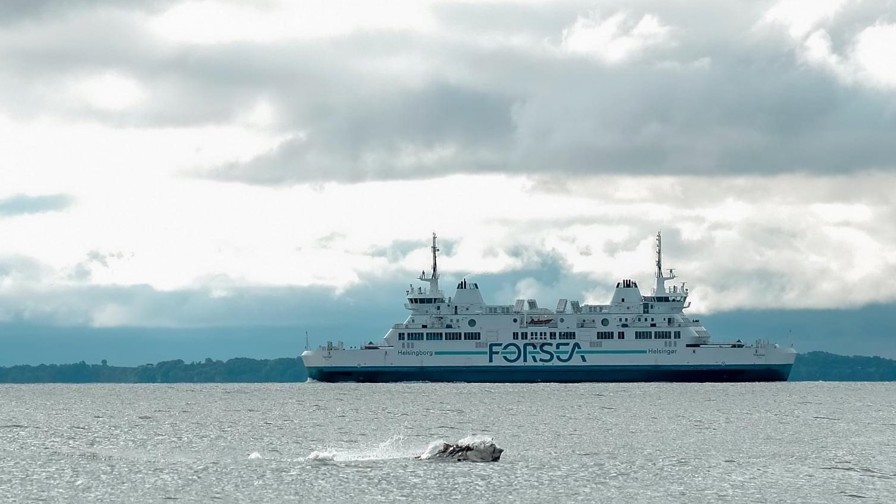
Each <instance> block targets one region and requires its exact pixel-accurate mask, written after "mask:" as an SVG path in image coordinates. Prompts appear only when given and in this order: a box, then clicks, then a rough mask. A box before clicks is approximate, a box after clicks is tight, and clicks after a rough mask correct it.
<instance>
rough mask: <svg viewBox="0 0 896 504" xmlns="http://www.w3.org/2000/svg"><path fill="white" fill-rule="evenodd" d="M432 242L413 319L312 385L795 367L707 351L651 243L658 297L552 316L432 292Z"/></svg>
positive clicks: (309, 360)
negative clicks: (429, 265)
mask: <svg viewBox="0 0 896 504" xmlns="http://www.w3.org/2000/svg"><path fill="white" fill-rule="evenodd" d="M437 251H438V248H437V247H436V242H435V236H433V244H432V253H433V264H432V274H431V275H430V276H426V274H425V273H423V274H421V275H420V280H423V281H426V282H428V283H429V288H428V289H423V288H419V287H418V288H416V289H415V288H414V287H413V286H411V288H410V289H409V290H408V291H407V292H406V294H407V303H406V304H405V307H406V308H407V309H408V310H410V311H411V314H410V315H409V316H408V317H407V319H406V320H405V321H404V322H403V323H399V324H395V325H394V326H392V328H391V329H390V330H389V331H388V332H387V333H386V335H385V337H384V338H383V340H384V341H383V343H382V344H373V343H372V342H371V343H369V344H368V345H365V346H364V347H363V348H359V349H345V348H344V346H343V345H342V343H337V344H333V343H328V344H327V345H326V346H322V347H320V348H319V349H317V350H306V351H305V352H304V353H303V354H302V361H303V362H304V364H305V367H306V368H307V370H308V376H309V377H310V378H311V379H314V380H319V381H361V382H391V381H465V382H540V381H548V382H598V381H600V382H604V381H608V382H632V381H700V382H703V381H783V380H787V377H788V376H789V374H790V368H791V367H792V366H793V362H794V360H795V358H796V352H795V351H794V350H793V349H792V348H779V347H778V345H775V344H771V343H769V342H768V341H764V340H761V339H760V340H756V341H755V342H754V343H753V344H751V345H746V344H744V343H742V342H740V341H735V342H731V343H713V342H711V341H710V336H709V332H708V331H707V330H706V328H705V327H703V325H702V324H700V322H699V321H698V320H692V319H690V318H689V317H687V316H685V315H684V313H683V311H684V309H685V308H687V307H688V303H687V297H688V295H689V291H688V289H687V288H686V287H685V285H684V284H681V286H680V287H679V286H675V287H671V288H666V286H665V282H666V281H667V280H672V279H673V278H675V275H674V274H673V273H672V271H671V270H669V274H668V275H666V274H664V273H663V270H662V242H661V237H660V236H659V235H657V260H656V266H657V271H656V282H657V283H656V288H655V289H654V293H653V295H651V296H645V295H642V294H641V291H640V289H639V287H638V284H637V282H635V281H633V280H623V281H621V282H619V283H618V284H616V290H615V291H614V294H613V299H612V300H611V301H610V303H609V304H606V305H589V304H584V305H580V304H579V303H578V302H576V301H567V300H566V299H561V300H559V302H558V303H557V307H556V308H555V309H554V310H549V309H546V308H540V307H539V306H538V303H537V302H536V301H535V300H534V299H528V300H524V299H518V300H516V301H515V302H514V304H512V305H488V304H485V302H484V301H483V299H482V295H481V294H480V292H479V286H478V285H477V284H476V283H472V282H470V283H468V282H467V281H466V280H462V281H461V282H459V283H458V284H457V290H456V291H455V294H454V296H452V297H447V298H446V297H445V295H444V294H443V293H442V291H441V290H440V289H439V282H438V280H439V275H438V272H437V264H436V252H437Z"/></svg>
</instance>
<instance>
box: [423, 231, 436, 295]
mask: <svg viewBox="0 0 896 504" xmlns="http://www.w3.org/2000/svg"><path fill="white" fill-rule="evenodd" d="M430 248H431V249H432V276H430V277H429V278H427V277H426V272H425V271H424V272H422V273H420V280H422V281H424V282H429V293H430V294H432V295H440V294H441V291H439V265H438V261H437V257H438V252H439V247H438V245H437V243H436V234H435V233H433V234H432V247H430Z"/></svg>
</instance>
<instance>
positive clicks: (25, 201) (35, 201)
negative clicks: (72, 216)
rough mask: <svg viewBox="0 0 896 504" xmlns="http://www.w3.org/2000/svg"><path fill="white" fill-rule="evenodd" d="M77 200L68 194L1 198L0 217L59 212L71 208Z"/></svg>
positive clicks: (22, 195) (20, 195) (21, 195)
mask: <svg viewBox="0 0 896 504" xmlns="http://www.w3.org/2000/svg"><path fill="white" fill-rule="evenodd" d="M74 202H75V200H74V198H73V197H71V196H69V195H67V194H45V195H40V196H30V195H27V194H16V195H13V196H7V197H6V198H0V217H4V216H5V217H10V216H15V215H28V214H38V213H44V212H59V211H62V210H65V209H67V208H69V207H71V206H72V205H73V204H74Z"/></svg>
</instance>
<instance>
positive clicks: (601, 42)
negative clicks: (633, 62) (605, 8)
mask: <svg viewBox="0 0 896 504" xmlns="http://www.w3.org/2000/svg"><path fill="white" fill-rule="evenodd" d="M670 41H671V28H669V27H668V26H664V25H663V24H662V23H661V22H660V20H659V19H658V18H657V17H656V16H655V15H652V14H645V15H644V16H642V17H641V18H640V20H638V21H636V22H633V20H632V19H631V18H630V17H629V15H628V14H627V13H625V12H619V13H616V14H614V15H612V16H609V17H607V18H605V19H600V18H598V17H597V16H591V17H579V18H578V19H576V22H575V23H574V24H573V25H572V26H571V27H569V28H567V29H565V30H563V39H562V42H561V44H560V46H561V47H562V48H563V49H564V50H566V51H569V52H572V53H578V54H584V55H588V56H592V57H594V58H597V59H599V60H602V61H604V62H606V63H619V62H622V61H625V60H626V59H628V58H632V57H635V56H637V55H638V54H640V53H642V52H644V51H647V50H649V49H651V48H654V47H659V46H662V45H664V44H667V43H669V42H670Z"/></svg>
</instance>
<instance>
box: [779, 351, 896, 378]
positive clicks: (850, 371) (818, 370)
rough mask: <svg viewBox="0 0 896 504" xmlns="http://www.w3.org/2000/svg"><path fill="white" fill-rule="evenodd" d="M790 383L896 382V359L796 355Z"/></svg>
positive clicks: (817, 353) (811, 354) (822, 353)
mask: <svg viewBox="0 0 896 504" xmlns="http://www.w3.org/2000/svg"><path fill="white" fill-rule="evenodd" d="M790 381H896V360H892V359H884V358H883V357H863V356H860V355H854V356H852V357H847V356H845V355H837V354H831V353H827V352H808V353H804V354H799V355H797V356H796V362H795V363H794V364H793V370H791V371H790Z"/></svg>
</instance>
